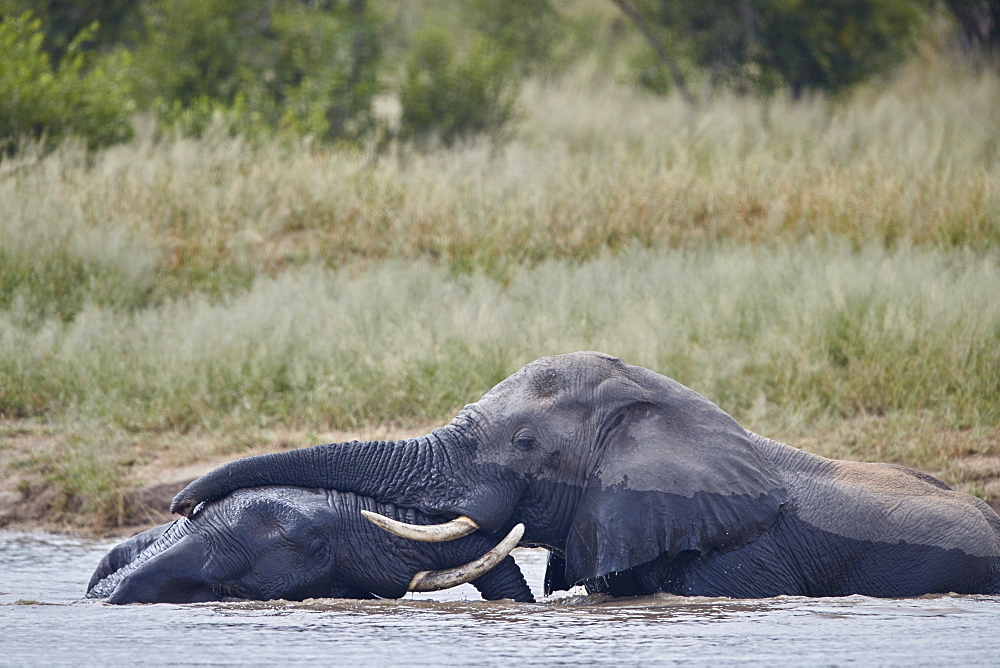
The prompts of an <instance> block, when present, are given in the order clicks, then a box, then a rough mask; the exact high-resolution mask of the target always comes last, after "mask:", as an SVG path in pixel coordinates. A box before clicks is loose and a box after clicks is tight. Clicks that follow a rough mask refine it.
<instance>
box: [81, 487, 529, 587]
mask: <svg viewBox="0 0 1000 668" xmlns="http://www.w3.org/2000/svg"><path fill="white" fill-rule="evenodd" d="M361 510H372V511H375V512H378V513H381V514H385V515H388V516H389V517H392V518H393V519H398V520H401V521H406V522H415V523H421V524H422V523H427V521H428V520H427V517H426V516H423V515H421V514H419V513H416V512H414V511H407V510H401V509H398V508H395V507H394V506H388V505H385V504H378V503H376V502H374V501H373V500H371V499H368V498H364V497H358V496H356V495H354V494H350V493H342V492H334V491H330V490H316V489H299V488H294V487H291V488H289V487H284V488H283V487H265V488H253V489H244V490H239V491H237V492H234V493H233V494H231V495H229V496H227V497H225V498H224V499H221V500H219V501H216V502H213V503H210V504H208V505H207V506H205V507H204V508H203V509H202V510H200V511H199V512H198V513H197V514H196V515H194V517H193V518H191V519H187V518H181V519H179V520H177V521H176V522H173V523H170V524H164V525H162V526H159V527H155V528H153V529H149V530H148V531H144V532H142V533H140V534H138V535H136V536H133V537H132V538H130V539H128V540H127V541H125V542H123V543H122V544H120V545H118V546H117V547H115V548H114V549H112V550H111V551H110V552H109V553H108V554H107V555H106V556H105V557H104V559H102V560H101V563H100V564H99V565H98V567H97V569H96V570H95V571H94V575H93V576H92V577H91V579H90V584H89V585H88V586H87V598H107V599H108V601H109V602H110V603H193V602H200V601H216V600H222V599H226V598H244V599H253V600H265V601H266V600H275V599H286V600H302V599H305V598H322V597H336V598H374V597H375V596H379V597H383V598H399V597H401V596H403V595H404V594H405V593H406V592H407V586H408V585H409V583H410V580H411V579H412V578H413V576H414V574H416V573H417V572H418V571H424V570H441V569H444V568H453V567H455V566H460V565H462V564H465V563H468V562H471V561H473V560H474V559H476V558H478V557H480V556H481V555H483V554H485V553H486V552H488V551H489V550H491V549H492V548H493V547H494V546H496V544H497V540H496V538H495V537H493V536H490V535H488V534H485V533H483V532H476V533H473V534H472V535H470V536H467V537H465V538H461V539H459V540H456V541H454V542H450V543H445V544H441V543H420V542H415V541H411V540H407V539H403V538H398V537H397V536H393V535H390V534H387V533H386V532H384V531H382V530H381V529H378V528H377V527H375V526H374V525H373V524H371V523H370V522H368V521H367V520H365V519H364V518H363V517H362V515H361ZM472 584H473V585H475V586H476V588H477V589H479V591H480V593H481V594H482V595H483V597H484V598H486V599H489V600H497V599H502V598H512V599H514V600H517V601H529V602H530V601H532V600H534V599H533V598H532V595H531V591H530V589H528V586H527V584H526V583H525V581H524V577H523V576H522V575H521V571H520V569H519V568H518V567H517V564H515V563H514V560H513V558H512V557H510V556H507V557H506V558H505V559H504V560H503V561H502V562H501V563H500V564H499V565H498V566H497V567H496V568H494V569H493V570H491V571H489V572H488V573H486V574H484V575H482V576H480V577H479V578H478V579H476V580H473V581H472Z"/></svg>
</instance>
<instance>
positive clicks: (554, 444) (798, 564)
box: [172, 353, 1000, 597]
mask: <svg viewBox="0 0 1000 668" xmlns="http://www.w3.org/2000/svg"><path fill="white" fill-rule="evenodd" d="M261 484H281V485H301V486H309V487H323V488H330V489H338V490H343V491H351V492H355V493H358V494H364V495H367V496H371V497H374V498H376V499H379V500H381V501H385V502H392V503H395V504H397V505H399V506H403V507H408V508H414V509H419V510H420V511H422V512H425V513H428V514H431V515H434V516H437V517H439V518H441V519H442V520H444V519H450V518H457V519H455V520H452V521H451V522H448V523H446V524H443V525H442V526H441V527H439V528H438V529H439V531H441V532H442V533H450V532H451V528H450V527H453V526H454V527H455V529H456V532H455V535H459V534H461V533H462V531H459V530H458V529H461V528H462V527H463V526H466V525H467V526H468V527H482V528H483V529H485V530H487V531H490V532H501V531H506V530H508V529H510V528H511V527H512V526H514V525H515V524H517V523H523V524H524V525H525V527H526V529H525V533H524V537H523V539H522V544H523V545H528V546H537V547H546V548H548V549H549V550H550V552H551V556H550V560H549V568H548V572H547V574H546V583H545V586H546V592H547V593H548V592H550V591H552V590H555V589H562V588H566V587H568V586H570V585H573V584H575V583H584V584H586V585H587V586H588V588H589V589H591V590H598V591H605V592H608V593H611V594H613V595H636V594H645V593H650V592H656V591H667V592H673V593H676V594H685V595H706V596H732V597H767V596H774V595H779V594H791V595H807V596H841V595H849V594H866V595H871V596H915V595H921V594H926V593H931V592H949V591H951V592H958V593H998V592H1000V518H998V517H997V514H996V513H995V512H993V510H992V509H991V508H990V507H989V506H988V505H986V504H985V503H983V502H982V501H981V500H979V499H977V498H974V497H972V496H969V495H967V494H964V493H961V492H957V491H954V490H952V489H950V488H949V487H948V486H947V485H945V484H944V483H942V482H940V481H939V480H937V479H935V478H933V477H931V476H929V475H926V474H923V473H920V472H918V471H915V470H912V469H909V468H906V467H902V466H896V465H891V464H868V463H856V462H847V461H837V460H831V459H826V458H823V457H819V456H817V455H814V454H810V453H807V452H804V451H801V450H798V449H796V448H793V447H790V446H787V445H783V444H781V443H777V442H775V441H772V440H770V439H767V438H764V437H761V436H758V435H756V434H753V433H751V432H748V431H746V430H745V429H743V428H742V427H740V425H739V424H737V423H736V422H735V421H734V420H733V418H731V417H730V416H729V415H728V414H726V413H725V412H723V411H722V410H721V409H720V408H719V407H717V406H716V405H715V404H713V403H711V402H710V401H708V400H707V399H705V398H704V397H702V396H701V395H699V394H697V393H696V392H694V391H693V390H691V389H689V388H687V387H684V386H683V385H681V384H679V383H677V382H676V381H674V380H671V379H670V378H667V377H665V376H662V375H660V374H658V373H655V372H653V371H650V370H648V369H644V368H640V367H635V366H631V365H628V364H625V363H623V362H622V361H621V360H618V359H616V358H612V357H609V356H606V355H602V354H599V353H574V354H569V355H561V356H556V357H548V358H543V359H540V360H537V361H535V362H532V363H531V364H529V365H527V366H526V367H524V368H523V369H521V370H520V371H518V372H517V373H515V374H514V375H512V376H510V377H509V378H507V379H506V380H504V381H503V382H501V383H500V384H499V385H497V386H496V387H494V388H493V389H492V390H490V391H489V392H488V393H487V394H486V395H485V396H484V397H483V398H482V399H480V400H479V401H477V402H476V403H474V404H470V405H468V406H466V407H465V409H463V410H462V411H461V412H460V413H459V414H458V416H457V417H455V419H454V420H453V421H452V422H451V423H450V424H448V425H446V426H444V427H441V428H439V429H436V430H434V431H433V432H431V433H430V434H428V435H426V436H422V437H418V438H414V439H411V440H406V441H400V442H364V443H362V442H352V443H343V444H328V445H321V446H316V447H313V448H307V449H302V450H293V451H289V452H283V453H277V454H269V455H261V456H257V457H250V458H247V459H242V460H238V461H234V462H231V463H229V464H226V465H224V466H222V467H220V468H218V469H216V470H215V471H212V472H210V473H208V474H206V475H205V476H203V477H202V478H200V479H198V480H196V481H195V482H193V483H191V484H190V485H189V486H188V487H187V488H185V489H184V490H182V491H181V492H180V493H179V494H178V495H177V497H176V498H175V499H174V503H173V505H172V509H173V510H174V511H175V512H181V513H182V514H183V513H187V512H190V511H191V509H192V508H194V507H195V506H196V504H198V503H199V502H201V501H204V500H206V499H213V498H218V497H220V496H222V495H225V494H226V493H228V492H230V491H231V490H234V489H237V488H240V487H244V486H253V485H261Z"/></svg>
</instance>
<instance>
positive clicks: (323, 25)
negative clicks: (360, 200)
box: [135, 0, 380, 139]
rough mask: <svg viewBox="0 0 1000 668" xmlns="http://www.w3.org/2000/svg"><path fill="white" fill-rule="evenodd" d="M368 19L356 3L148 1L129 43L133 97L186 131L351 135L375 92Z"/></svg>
mask: <svg viewBox="0 0 1000 668" xmlns="http://www.w3.org/2000/svg"><path fill="white" fill-rule="evenodd" d="M376 25H377V19H376V18H375V17H374V16H373V15H372V13H371V12H370V11H369V10H368V5H367V2H366V1H365V0H348V1H346V2H325V3H323V2H318V3H303V2H298V1H294V0H268V1H266V2H256V1H254V0H151V1H150V2H149V4H148V5H147V7H146V10H145V16H144V29H143V34H144V37H145V39H144V40H143V42H142V45H141V46H140V47H139V48H138V49H137V50H136V53H135V62H136V77H137V82H138V83H137V87H138V89H139V90H140V91H141V92H142V94H143V98H144V99H145V100H146V101H147V103H148V104H151V105H152V106H154V107H155V108H157V110H158V111H159V112H160V114H161V116H162V117H163V118H164V119H165V120H167V121H168V122H173V123H175V124H177V125H178V126H180V127H181V129H183V130H185V131H186V132H191V133H195V134H196V133H198V132H199V131H200V130H201V129H203V128H204V127H205V126H206V125H207V124H208V123H210V122H212V121H213V120H218V119H220V118H221V119H222V120H223V121H224V122H225V123H226V124H228V125H229V126H230V128H231V129H232V130H234V131H238V132H242V133H245V134H251V135H253V134H258V133H266V132H271V131H275V130H277V131H287V132H290V133H292V134H295V135H313V136H316V137H319V138H323V139H339V138H343V137H353V136H358V135H360V134H362V133H363V131H364V130H365V128H366V127H367V126H368V123H369V120H370V119H369V112H370V107H371V98H372V96H373V95H374V94H375V92H376V86H377V75H378V64H379V56H380V51H379V46H378V41H377V39H376V35H375V28H376Z"/></svg>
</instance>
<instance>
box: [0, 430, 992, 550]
mask: <svg viewBox="0 0 1000 668" xmlns="http://www.w3.org/2000/svg"><path fill="white" fill-rule="evenodd" d="M434 426H437V425H433V424H425V425H416V426H410V427H393V426H384V427H377V428H372V429H362V430H358V431H355V432H333V431H331V432H324V433H313V432H306V431H302V430H291V429H281V430H273V431H271V432H269V433H268V434H267V435H265V434H256V435H255V436H254V438H253V439H251V440H252V441H253V442H250V441H247V442H246V443H245V444H244V447H242V448H240V449H239V451H238V452H237V451H233V452H230V453H229V454H222V453H223V452H224V451H226V450H227V449H229V448H227V446H225V445H222V444H220V442H219V439H218V437H209V436H205V435H200V436H199V435H191V434H187V435H183V434H169V435H167V434H153V433H150V434H143V435H135V440H136V443H143V444H144V445H142V446H137V448H136V456H137V457H138V459H137V460H136V461H135V462H134V464H133V465H132V466H130V467H129V468H128V470H127V471H124V472H122V473H121V475H120V476H119V477H117V478H115V479H113V480H110V481H108V482H107V484H110V485H113V486H114V487H115V489H116V490H117V491H116V492H114V493H113V494H111V497H112V498H115V499H117V500H116V501H115V502H114V503H113V504H112V506H116V507H117V508H118V509H119V512H109V509H108V508H106V507H105V508H94V507H88V500H87V497H86V496H84V494H85V492H80V493H79V494H75V493H74V492H73V488H72V487H68V486H67V485H66V484H65V479H63V478H61V477H60V476H59V475H56V474H54V468H53V467H51V466H38V465H37V462H38V461H39V457H45V456H46V455H45V453H55V452H65V448H64V447H62V441H63V440H64V439H65V438H66V435H65V434H56V433H52V432H51V430H50V429H48V428H46V427H45V426H43V425H39V424H37V423H32V422H29V421H10V420H8V421H2V422H0V434H2V435H3V437H2V440H0V467H2V469H3V470H6V474H5V475H4V476H3V478H2V480H0V529H17V530H45V531H51V532H57V533H74V534H83V535H90V536H124V535H131V534H133V533H136V532H138V531H140V530H142V529H145V528H148V527H150V526H154V525H157V524H161V523H163V522H167V521H170V519H171V518H172V516H171V515H170V512H169V506H170V501H171V499H173V497H174V495H175V494H176V493H177V492H178V491H180V490H181V489H182V488H183V487H184V486H185V485H187V483H189V482H191V481H192V480H194V479H195V478H197V477H199V476H201V475H202V474H204V473H207V472H208V471H211V470H212V469H213V468H215V467H216V466H219V465H220V464H223V463H225V462H227V461H230V460H232V459H236V458H239V457H246V456H251V455H257V454H264V453H267V452H277V451H281V450H286V449H289V448H293V447H308V446H310V445H315V444H318V443H327V442H334V441H349V440H354V439H359V440H368V439H392V438H407V437H410V436H415V435H418V434H422V433H426V432H427V431H429V430H430V429H432V428H433V427H434ZM770 435H771V436H774V434H770ZM788 437H789V438H787V440H785V442H788V443H790V444H792V445H795V446H796V447H801V448H803V449H805V450H809V451H811V452H815V453H817V454H821V455H823V456H828V457H835V458H845V459H857V460H863V461H891V462H894V463H898V464H904V465H908V466H913V467H914V468H918V469H920V470H923V471H926V472H928V473H931V474H932V475H935V476H937V477H939V478H941V479H942V480H944V481H945V482H946V483H948V484H949V485H951V486H952V487H954V488H955V489H959V490H962V491H965V492H968V493H970V494H974V495H976V496H979V497H980V498H982V499H983V500H985V501H986V502H988V503H989V504H990V505H991V506H993V508H995V509H997V510H998V511H1000V429H947V428H942V427H940V426H935V425H933V421H932V420H931V419H930V416H926V415H925V416H924V417H923V419H915V420H913V419H911V420H901V419H899V417H898V416H897V417H896V418H892V417H889V418H887V417H867V418H856V419H852V420H845V421H843V422H842V423H840V424H839V425H838V426H836V427H834V428H827V429H822V430H817V429H814V430H811V431H808V432H802V433H799V434H798V435H794V434H792V433H791V432H789V434H788ZM779 440H781V439H780V438H779ZM28 461H35V462H36V466H35V467H34V468H30V467H28V466H26V465H25V464H24V462H28ZM91 493H93V490H91ZM106 494H107V492H106Z"/></svg>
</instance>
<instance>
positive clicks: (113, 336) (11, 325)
mask: <svg viewBox="0 0 1000 668" xmlns="http://www.w3.org/2000/svg"><path fill="white" fill-rule="evenodd" d="M997 294H1000V262H998V260H997V258H996V257H995V256H979V255H976V254H973V253H971V252H954V251H945V250H938V249H919V248H915V247H912V246H906V247H903V248H899V249H896V250H894V251H886V250H882V249H879V248H877V247H872V248H868V249H866V250H864V251H862V252H860V253H857V252H853V251H851V250H850V248H848V247H847V246H846V245H845V244H842V243H840V244H838V243H832V242H831V243H827V244H819V243H805V244H801V245H797V246H789V247H786V248H782V249H776V250H774V249H757V250H754V249H747V248H742V247H729V248H717V249H713V250H701V251H669V250H667V251H653V250H643V249H640V248H635V249H633V250H629V251H626V252H623V253H620V254H605V255H603V256H601V257H599V258H596V259H594V260H591V261H588V262H586V263H583V264H579V265H576V266H567V265H566V264H565V263H563V262H559V261H554V260H550V261H545V262H542V263H540V264H539V265H538V266H537V267H535V268H534V269H530V270H525V271H524V272H521V273H519V274H517V275H516V276H515V277H513V278H512V280H511V281H510V282H509V283H507V284H504V283H501V282H498V281H496V280H493V279H491V278H488V277H485V276H483V275H471V276H461V275H455V274H452V273H449V272H448V271H447V270H446V269H443V268H440V267H436V266H432V265H430V264H427V263H425V262H415V263H414V262H407V263H389V264H385V265H380V266H378V267H375V268H372V269H370V270H368V271H364V272H361V273H359V274H357V275H352V274H351V273H349V272H347V271H332V270H327V269H322V268H318V267H308V268H303V269H299V270H294V271H287V272H284V273H283V274H282V275H281V276H279V277H277V278H273V279H272V278H262V279H259V280H257V281H256V282H255V283H254V284H253V286H252V287H251V288H250V289H249V290H248V291H247V292H245V293H243V294H240V295H238V296H235V297H231V298H228V299H225V300H222V301H221V302H220V301H217V300H212V299H209V298H206V297H203V296H197V297H189V298H184V299H180V300H177V301H172V302H170V303H167V304H164V305H163V306H162V307H160V308H156V309H147V310H144V311H141V312H137V313H131V314H129V313H122V312H121V311H119V310H117V309H115V308H113V307H107V306H99V305H88V306H87V307H85V308H84V309H83V310H82V311H81V312H80V313H79V314H78V315H77V317H76V318H75V319H74V320H73V321H72V322H69V323H64V322H61V321H59V320H57V319H51V320H49V321H47V322H46V323H45V325H44V326H42V327H41V328H38V329H25V328H23V327H21V326H20V325H19V323H20V321H21V319H22V318H21V316H20V314H18V313H17V311H16V310H14V311H12V312H8V313H5V314H3V315H0V342H2V344H3V345H2V346H0V350H2V351H3V352H2V353H0V374H2V375H0V386H2V387H3V388H4V390H3V391H2V392H0V410H2V411H3V412H4V413H6V414H8V415H48V414H60V413H64V412H67V411H70V412H73V413H74V414H79V415H81V416H86V417H90V418H99V419H101V420H104V421H110V422H112V423H114V424H119V425H122V426H125V427H127V428H129V429H176V430H187V429H191V428H201V429H205V428H207V429H214V428H218V427H219V426H220V425H221V424H223V423H224V422H225V423H227V424H234V423H235V424H243V425H258V424H266V423H268V422H273V421H281V422H285V423H292V424H301V423H307V424H313V425H327V426H329V427H331V428H352V427H357V426H359V425H364V424H367V423H371V422H375V421H379V420H384V419H386V418H393V419H404V420H436V419H442V418H445V417H447V416H448V415H449V414H450V413H452V412H453V411H455V410H456V409H457V408H459V407H460V406H461V405H462V404H463V403H464V402H467V401H471V400H474V399H476V398H477V397H478V396H479V395H480V394H482V393H483V392H484V391H485V390H486V389H488V388H489V387H490V386H491V385H492V384H494V383H495V382H498V381H499V380H501V379H502V378H503V377H505V376H506V375H508V374H509V373H511V372H513V371H514V370H516V369H517V368H518V367H520V366H521V365H523V364H524V363H526V362H528V361H530V360H532V359H534V358H535V357H538V356H541V355H546V354H553V353H558V352H566V351H571V350H579V349H597V350H602V351H606V352H609V353H612V354H616V355H619V356H621V357H623V358H624V359H626V360H627V361H630V362H633V363H636V364H640V365H645V366H649V367H652V368H655V369H658V370H660V371H662V372H663V373H666V374H668V375H671V376H673V377H675V378H677V379H678V380H680V381H681V382H684V383H686V384H688V385H690V386H692V387H694V388H696V389H698V390H700V391H701V392H703V393H704V394H706V395H707V396H709V397H711V398H712V399H713V400H715V401H716V402H717V403H719V404H721V405H722V406H723V407H724V408H726V409H727V410H729V411H731V412H735V413H740V414H749V413H752V412H753V411H757V413H758V419H760V418H761V417H763V418H766V419H776V418H781V416H784V415H785V414H786V413H787V414H795V415H798V416H801V417H804V418H815V417H817V416H820V415H836V416H852V415H856V414H859V413H888V412H893V411H915V410H931V411H934V412H935V413H937V414H939V415H942V416H946V417H947V418H948V419H949V420H951V421H953V423H954V424H955V425H965V426H969V425H996V424H998V423H1000V410H998V409H1000V407H998V405H997V397H998V396H1000V374H998V373H997V369H1000V300H998V299H997V298H996V296H997ZM762 405H763V406H767V407H769V410H768V411H764V412H763V413H762V412H761V406H762Z"/></svg>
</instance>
